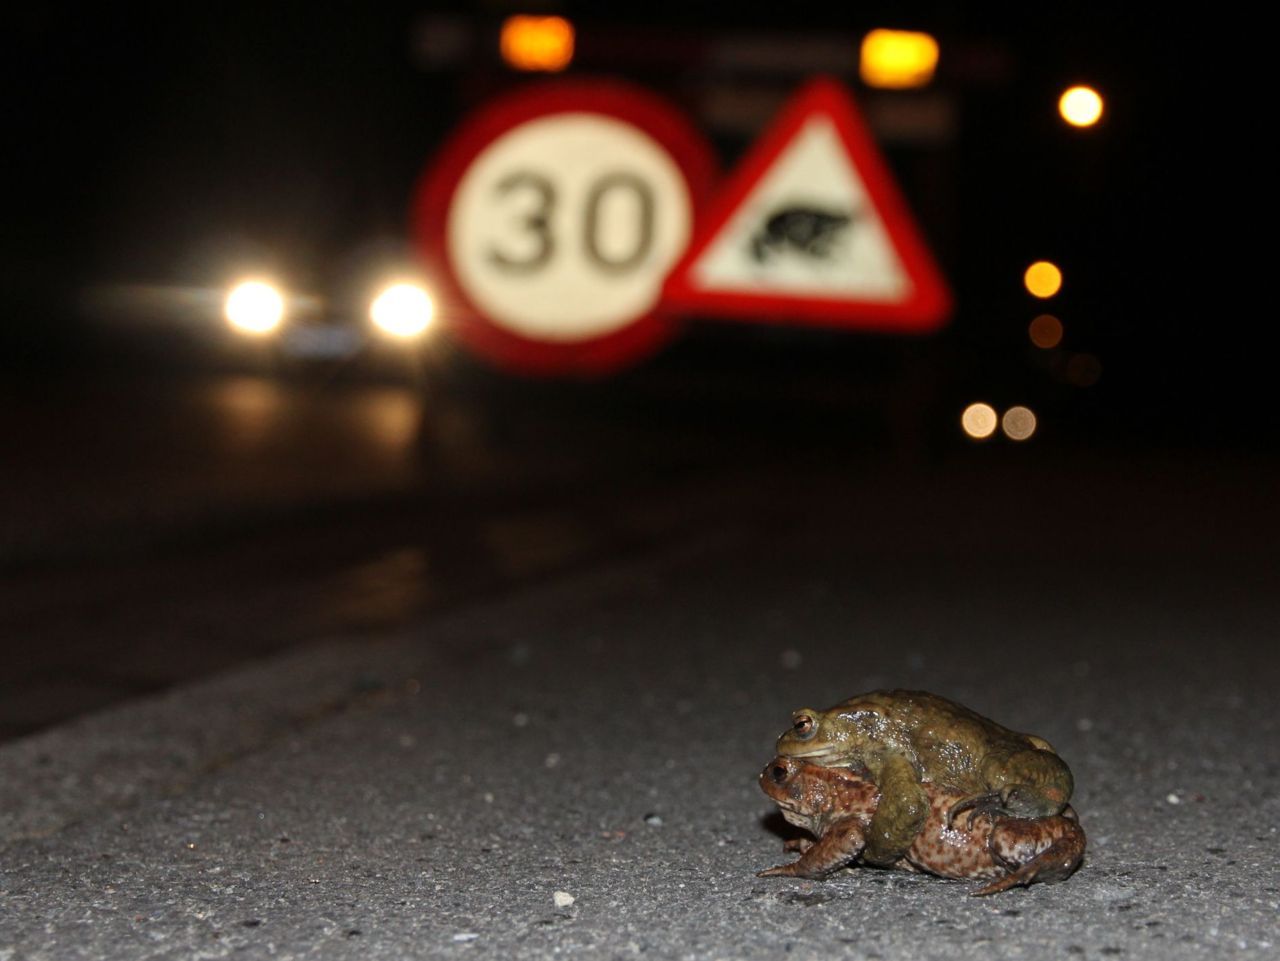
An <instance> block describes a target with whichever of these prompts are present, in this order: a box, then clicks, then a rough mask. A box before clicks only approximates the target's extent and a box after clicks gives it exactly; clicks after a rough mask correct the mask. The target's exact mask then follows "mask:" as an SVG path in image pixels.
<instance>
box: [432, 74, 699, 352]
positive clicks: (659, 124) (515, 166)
mask: <svg viewBox="0 0 1280 961" xmlns="http://www.w3.org/2000/svg"><path fill="white" fill-rule="evenodd" d="M714 174H715V164H714V160H713V159H712V153H711V149H710V147H709V146H708V145H707V144H706V142H705V140H704V139H703V138H702V136H701V135H700V134H699V133H698V132H697V131H696V130H695V129H694V128H693V127H692V126H691V125H690V124H689V123H688V122H687V121H686V120H685V119H684V117H683V116H682V115H681V114H680V113H679V112H678V111H677V110H675V108H673V107H671V106H669V105H667V104H666V103H664V102H663V101H661V100H658V99H657V98H655V97H653V96H652V95H651V94H648V93H646V92H644V91H642V90H639V89H637V88H634V87H631V86H629V85H625V84H621V83H616V82H596V83H591V84H590V85H587V84H583V83H574V82H555V83H551V84H541V85H537V86H534V87H530V88H522V89H521V90H519V91H517V92H516V93H514V94H511V95H508V96H506V97H504V98H502V99H499V100H498V101H496V102H493V103H491V104H489V105H488V106H487V107H485V108H483V109H482V110H481V111H480V112H479V113H477V114H475V115H473V116H472V117H471V118H470V119H469V120H468V121H467V122H466V123H465V124H464V125H463V127H462V129H461V130H459V131H458V132H457V133H456V134H455V135H454V137H453V138H452V139H451V140H450V141H449V143H448V144H447V145H446V146H445V148H444V150H443V152H442V153H441V155H440V157H439V158H438V160H437V161H436V163H435V164H434V166H433V167H432V168H431V170H430V171H429V172H428V174H427V176H426V178H425V180H424V181H423V184H422V187H421V189H420V191H419V194H418V197H417V201H416V209H415V216H416V231H417V235H418V239H419V242H420V243H421V244H422V246H423V248H424V250H425V252H426V254H427V256H428V258H429V260H430V262H431V263H432V264H433V265H435V266H436V268H437V271H438V273H439V274H440V278H439V279H440V280H441V281H443V282H444V283H445V284H446V285H447V288H448V293H449V294H450V295H451V296H450V298H449V299H450V300H451V301H452V302H451V303H449V304H448V313H449V315H450V318H451V322H452V325H453V328H454V329H455V330H456V331H457V334H458V336H459V337H460V338H461V339H462V340H463V341H464V342H466V343H467V344H468V345H469V346H470V347H472V348H473V349H475V350H476V351H478V352H479V353H481V354H483V355H485V356H487V357H489V358H491V359H492V360H495V361H497V362H498V363H501V364H503V365H505V366H509V367H513V368H515V369H517V370H521V371H524V372H527V373H546V374H555V373H575V372H576V373H588V374H589V373H601V372H604V371H608V370H611V369H613V368H616V367H619V366H622V365H624V364H626V363H628V362H631V361H633V360H636V359H638V358H639V357H641V356H643V355H644V354H646V353H648V352H649V351H651V350H653V349H654V348H655V347H656V346H658V344H660V343H661V342H662V340H663V339H665V337H667V336H668V335H669V333H670V331H671V322H670V320H669V318H667V317H666V316H664V312H663V309H662V305H661V303H660V298H661V294H662V286H663V281H664V280H665V279H666V275H667V273H668V272H669V271H670V269H671V267H672V265H673V264H674V263H675V262H676V260H678V259H679V257H680V255H681V254H682V253H683V252H684V249H685V247H686V245H687V244H688V242H689V237H690V235H691V233H692V231H693V226H694V223H693V221H694V214H695V210H696V209H697V207H698V205H699V204H700V202H701V201H702V199H703V197H704V196H705V194H706V192H707V190H708V189H709V187H710V185H711V181H712V178H713V176H714Z"/></svg>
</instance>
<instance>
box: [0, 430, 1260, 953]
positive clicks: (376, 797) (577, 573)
mask: <svg viewBox="0 0 1280 961" xmlns="http://www.w3.org/2000/svg"><path fill="white" fill-rule="evenodd" d="M810 453H811V456H809V457H807V458H801V457H797V456H786V457H777V456H775V457H771V458H760V459H757V460H752V459H749V458H748V459H746V460H745V461H744V460H742V459H739V458H727V457H719V458H718V459H717V462H718V463H719V465H720V470H719V472H715V471H712V470H711V469H710V468H709V467H708V466H707V464H705V463H697V464H694V465H692V466H688V465H686V469H682V470H679V471H677V470H668V471H667V473H666V474H665V475H662V476H661V479H660V480H655V479H649V480H644V481H642V480H637V479H636V478H635V476H634V474H633V472H631V471H612V472H607V473H604V474H597V475H594V477H593V478H592V480H591V482H589V483H586V484H585V485H583V486H580V487H578V488H575V489H570V488H566V487H562V486H557V485H549V486H547V487H545V488H543V489H542V491H541V493H539V494H536V495H535V494H531V493H528V492H526V493H525V494H522V495H520V496H517V495H516V494H514V493H512V492H511V491H510V490H506V491H504V490H502V489H501V487H500V486H494V487H492V488H490V489H489V490H488V491H476V490H474V489H473V490H472V492H471V494H470V500H465V501H464V500H459V499H458V498H459V497H460V496H461V495H460V494H459V493H458V492H457V491H456V490H454V491H452V493H451V492H450V491H449V490H446V489H444V488H441V487H439V486H432V485H428V486H427V487H426V488H424V489H422V490H414V491H411V492H409V493H408V494H405V493H403V492H401V493H398V494H394V496H390V495H389V496H387V497H383V498H379V499H366V500H365V501H363V502H355V501H352V500H350V499H339V501H338V505H339V506H337V507H331V508H325V509H317V510H312V511H308V512H305V513H301V514H297V513H293V514H286V515H284V516H283V517H282V516H280V515H271V516H270V517H268V516H267V515H263V516H262V517H260V518H259V520H258V521H256V522H255V523H254V524H253V525H251V526H250V527H249V528H248V529H235V530H230V531H229V529H228V528H227V527H226V525H221V526H218V525H215V527H214V528H213V530H214V533H212V534H211V533H209V529H208V528H205V529H203V531H204V532H203V533H201V534H200V536H199V537H194V536H191V535H188V536H186V537H185V538H179V539H178V540H172V539H170V540H163V539H162V540H161V541H157V542H153V543H151V544H150V545H149V546H147V547H145V548H143V547H139V546H136V545H135V546H134V547H132V548H130V549H129V550H126V551H124V552H123V553H119V552H115V553H113V552H111V551H109V550H105V549H99V548H95V549H94V550H93V551H90V552H88V553H80V554H76V555H75V556H71V555H69V554H64V555H62V556H60V558H59V559H57V560H56V561H55V560H50V559H48V558H46V559H45V560H44V561H41V562H40V563H35V562H34V561H27V562H26V563H24V564H23V565H21V566H20V567H19V568H18V569H16V570H15V573H14V575H13V577H11V578H9V587H8V588H7V589H8V590H9V591H10V595H9V597H10V599H12V598H14V597H18V598H22V597H25V598H27V599H28V600H27V603H28V605H29V607H28V608H27V613H26V614H24V615H20V616H18V617H16V618H14V617H12V616H10V619H9V620H8V621H7V623H6V634H7V636H8V638H9V640H10V642H12V641H13V631H14V630H15V629H19V628H20V629H22V630H26V631H28V632H34V631H36V630H37V629H39V628H40V627H41V625H43V624H45V623H46V622H48V623H50V624H51V625H53V626H51V627H50V635H49V636H50V637H55V638H58V640H57V643H56V644H54V643H51V644H49V645H47V646H49V647H61V646H64V645H66V644H73V643H76V641H75V639H76V638H77V637H79V638H81V640H80V642H79V643H80V645H81V646H80V651H81V652H82V658H83V659H86V660H90V661H91V660H92V659H93V658H92V655H91V654H90V653H88V652H89V649H90V648H91V647H92V644H90V643H89V642H88V641H87V640H85V639H84V638H85V636H86V635H89V634H90V633H94V632H92V631H91V627H92V626H93V625H100V626H101V629H100V630H98V631H97V632H96V633H95V635H94V638H93V640H94V641H95V642H101V643H105V644H110V645H115V650H116V654H115V655H113V657H115V658H117V659H118V658H119V657H122V656H125V654H126V652H129V651H132V652H133V656H134V657H135V658H136V660H137V662H138V663H139V664H155V663H157V662H159V661H163V660H164V656H165V655H164V654H163V653H162V652H164V651H169V650H178V651H185V653H184V654H183V655H182V657H190V658H191V659H192V660H193V661H194V662H195V663H193V664H191V665H190V666H189V669H187V670H186V671H185V672H183V673H181V674H180V675H179V676H174V675H172V674H170V675H169V676H168V678H167V679H164V680H158V681H157V682H156V683H155V684H154V685H153V686H152V687H150V688H147V689H146V690H145V691H143V690H139V691H135V692H132V693H126V694H125V695H123V696H121V697H118V698H116V699H114V706H110V707H107V708H106V709H104V710H100V711H98V712H96V713H90V714H86V715H84V716H81V717H79V718H78V719H72V720H69V721H66V722H64V723H62V724H59V725H57V726H54V727H52V728H49V729H47V730H44V731H42V732H37V733H34V734H28V735H27V736H23V737H16V738H13V739H11V740H10V741H9V742H8V743H7V744H4V745H0V866H2V867H0V958H12V959H15V961H16V959H18V958H23V959H25V958H33V959H43V958H58V959H62V958H76V957H84V958H117V957H118V958H141V957H146V958H186V957H221V956H229V955H239V956H246V957H268V956H271V957H286V958H287V957H296V958H302V957H325V958H331V957H337V958H341V957H352V958H357V957H358V958H383V957H386V958H402V957H454V956H457V957H504V958H506V957H528V958H550V957H563V956H566V955H578V956H582V957H636V956H654V957H680V958H683V957H693V958H774V957H781V956H788V957H797V958H815V959H816V958H822V959H829V958H830V957H832V956H839V957H852V958H969V957H973V958H984V959H985V958H990V957H992V956H993V955H994V956H997V957H1013V958H1017V957H1045V956H1050V957H1060V956H1067V957H1086V958H1111V957H1131V958H1145V957H1162V958H1163V957H1174V958H1183V957H1185V958H1201V957H1206V956H1211V957H1243V958H1269V957H1275V956H1276V955H1277V952H1278V950H1280V948H1278V942H1277V938H1276V935H1275V925H1274V918H1275V916H1276V910H1277V907H1280V900H1278V899H1280V873H1278V872H1277V868H1276V863H1277V857H1276V854H1277V850H1276V845H1277V842H1278V841H1280V837H1278V836H1277V829H1276V827H1275V825H1277V824H1280V810H1278V807H1280V737H1278V736H1277V735H1278V734H1280V731H1277V726H1278V720H1277V716H1276V711H1275V708H1274V704H1273V697H1272V695H1273V692H1274V690H1275V688H1276V685H1277V682H1280V659H1278V658H1277V656H1276V653H1275V650H1276V642H1277V640H1278V638H1277V633H1276V631H1277V628H1276V625H1277V624H1280V616H1278V615H1280V610H1277V608H1278V607H1280V601H1278V600H1277V598H1280V592H1277V590H1276V588H1277V586H1280V584H1278V583H1277V581H1278V574H1280V567H1278V566H1277V563H1276V553H1275V548H1274V534H1275V531H1276V530H1277V529H1278V528H1277V526H1276V523H1275V522H1276V516H1275V513H1276V506H1275V504H1274V503H1273V501H1274V497H1273V491H1274V490H1275V484H1274V482H1275V480H1276V476H1275V465H1273V464H1270V463H1267V462H1258V461H1251V460H1248V459H1245V458H1242V457H1238V456H1237V457H1232V456H1228V455H1225V454H1222V453H1220V452H1219V453H1214V454H1213V455H1212V456H1211V457H1207V456H1196V457H1191V456H1189V455H1186V454H1153V453H1150V452H1148V453H1146V454H1143V455H1142V456H1134V455H1121V454H1118V453H1117V454H1113V455H1106V454H1102V453H1098V452H1097V451H1094V452H1091V453H1085V452H1081V451H1075V450H1068V449H1063V450H1042V451H1041V452H1040V453H1039V454H1038V455H1037V456H1036V457H1035V458H1030V457H1028V458H1022V459H1020V455H1019V454H1018V453H1017V451H1016V450H1015V449H1013V448H1012V447H1006V448H1004V449H994V448H993V449H991V450H990V451H983V452H979V453H978V454H975V455H973V456H963V457H957V458H952V459H948V460H946V461H944V462H942V463H939V464H935V465H932V466H929V465H926V466H924V467H913V468H911V469H907V468H905V467H902V466H901V465H896V466H895V465H886V464H882V463H879V462H878V460H877V459H876V458H874V457H869V456H865V455H863V454H859V453H857V452H851V451H847V450H846V451H844V452H843V453H841V452H840V451H838V450H835V449H834V447H831V448H827V449H824V450H822V451H819V452H818V454H817V455H814V454H813V452H812V451H811V452H810ZM579 476H588V475H579ZM655 476H656V475H655ZM393 493H394V492H393ZM463 505H465V509H464V506H463ZM447 518H452V531H451V533H449V534H448V535H447V536H443V535H437V534H436V532H435V531H436V528H435V525H436V523H437V522H439V521H441V520H442V519H447ZM504 522H505V523H506V525H507V527H506V529H507V530H508V534H507V535H506V539H505V540H504V539H503V537H502V536H500V535H494V534H493V533H492V532H493V531H495V530H498V529H502V525H503V523H504ZM483 531H489V532H490V533H489V534H488V535H485V534H483V533H480V532H483ZM511 531H515V532H516V533H510V532H511ZM166 536H170V535H166ZM437 536H440V538H441V539H433V538H436V537H437ZM465 543H470V544H472V548H471V560H470V561H469V562H467V565H464V566H468V567H469V568H470V569H471V570H472V571H473V572H478V573H471V574H466V575H465V576H464V575H462V574H458V575H456V576H453V579H452V580H451V579H450V575H448V574H447V573H445V572H447V571H448V570H449V563H448V562H449V558H450V556H451V554H450V552H451V551H452V550H453V549H454V547H455V546H456V545H460V544H465ZM573 543H577V544H578V545H579V547H578V548H577V549H575V550H570V549H569V548H568V547H562V549H561V550H560V552H559V553H557V551H556V550H555V549H554V545H557V544H560V545H569V544H573ZM503 545H505V547H504V546H503ZM121 558H125V560H122V559H121ZM500 558H505V559H506V560H505V561H501V560H498V559H500ZM504 564H505V565H506V566H505V567H504V566H503V565H504ZM503 571H505V573H503ZM359 572H363V573H362V574H361V573H359ZM495 572H496V573H495ZM101 579H105V581H102V582H100V581H101ZM38 587H39V588H40V589H37V588H38ZM58 598H62V602H61V603H64V604H65V603H69V604H70V608H69V610H66V611H64V612H62V616H63V618H64V619H63V620H62V621H61V622H60V623H59V622H58V621H57V619H56V618H54V617H53V616H52V614H54V613H58V610H57V609H58V605H59V602H58ZM148 599H150V600H148ZM349 603H355V604H356V605H357V610H356V612H355V613H354V614H352V613H351V612H350V611H349V610H348V611H347V613H345V614H335V613H334V612H333V609H334V608H336V609H337V610H339V611H341V610H343V609H344V605H346V604H349ZM360 604H364V605H366V606H365V608H364V609H363V610H361V609H360V608H359V605H360ZM308 619H310V620H308ZM307 624H310V625H311V626H310V627H309V628H308V627H306V626H305V625H307ZM262 625H267V627H262ZM300 625H303V626H300ZM317 625H318V626H317ZM201 626H203V630H202V629H201ZM246 629H247V630H248V631H249V633H253V632H254V631H255V630H258V631H261V635H262V637H267V638H270V639H267V640H259V641H255V642H252V643H249V642H246V643H245V644H244V645H243V646H242V647H240V648H239V649H235V645H234V644H231V645H230V646H231V647H232V649H233V650H232V652H231V653H230V654H228V655H226V656H225V657H222V658H221V659H219V658H217V657H213V658H212V659H211V660H202V659H201V658H202V657H204V656H205V655H202V654H200V652H201V651H208V650H212V649H214V648H216V647H217V646H218V644H219V643H228V642H229V639H230V638H232V637H233V636H234V635H235V634H236V633H237V632H239V631H243V630H246ZM131 632H132V633H131ZM130 637H139V638H142V640H139V641H138V646H131V644H130V643H128V641H129V638H130ZM37 641H38V638H37V639H36V640H33V641H30V642H26V641H20V643H27V650H36V649H37V648H39V647H40V645H39V644H38V643H37ZM144 652H149V653H144ZM158 652H160V653H158ZM175 682H180V683H176V685H175ZM883 686H902V687H909V688H921V689H927V690H932V691H936V692H938V693H941V694H944V695H948V696H951V697H954V698H956V699H957V700H960V701H962V702H964V703H966V704H969V705H970V706H972V707H974V708H975V709H977V710H979V711H981V712H983V713H986V714H988V715H990V716H993V717H995V718H996V719H998V720H1000V721H1002V722H1004V723H1006V724H1009V725H1011V726H1014V727H1017V728H1021V729H1025V730H1031V731H1035V732H1036V733H1038V734H1041V735H1042V736H1044V737H1046V738H1048V739H1049V740H1050V741H1051V742H1053V743H1054V744H1055V746H1056V747H1057V749H1058V750H1059V752H1060V753H1061V754H1062V756H1063V757H1065V758H1066V759H1067V760H1068V762H1069V763H1070V764H1071V766H1072V768H1073V771H1074V772H1075V776H1076V782H1077V790H1076V795H1075V799H1074V803H1075V805H1076V808H1077V810H1078V811H1079V812H1080V817H1081V820H1082V823H1083V824H1084V826H1085V829H1086V831H1087V833H1088V836H1089V850H1088V854H1087V857H1086V862H1085V864H1084V866H1083V868H1082V869H1081V870H1080V872H1079V873H1078V874H1077V875H1076V876H1074V877H1073V878H1071V879H1070V880H1068V881H1067V882H1065V883H1063V884H1060V885H1055V886H1047V885H1046V886H1038V887H1033V888H1031V889H1027V890H1025V891H1016V892H1011V893H1009V894H1006V895H1001V896H999V897H996V898H991V899H986V900H981V901H978V900H973V899H969V898H967V897H966V892H967V890H968V885H966V884H964V883H961V882H945V881H939V880H936V879H932V878H927V877H918V876H912V875H906V874H901V875H899V874H890V873H885V872H878V871H873V870H869V869H854V870H851V871H847V872H844V873H842V874H840V875H838V876H836V877H834V878H832V879H831V880H828V881H826V882H801V881H789V880H775V879H770V880H761V879H757V878H756V877H755V876H754V872H755V871H757V870H759V869H761V868H763V867H766V866H769V865H771V864H775V863H778V862H779V861H780V860H781V859H782V858H783V857H784V855H783V854H782V851H781V835H780V831H779V828H778V824H777V819H776V817H772V816H771V812H770V805H769V804H768V802H767V801H766V799H765V798H764V796H763V795H762V794H760V793H759V791H758V789H757V787H756V786H755V784H754V779H755V776H756V774H757V773H758V772H759V770H760V769H761V767H763V765H764V764H765V763H766V762H767V761H768V759H769V757H770V755H771V746H772V742H773V738H774V737H775V736H776V734H777V733H778V732H779V731H780V730H781V729H782V727H783V726H785V725H786V723H787V720H788V717H789V713H790V711H792V710H793V709H795V708H798V707H800V706H804V705H809V706H819V707H821V706H826V705H827V704H830V703H833V702H835V701H837V700H840V699H842V698H844V697H847V696H849V695H851V694H853V693H856V692H858V691H862V690H868V689H872V688H877V687H883ZM104 703H105V702H104ZM558 894H559V896H558V897H557V895H558ZM565 895H568V896H569V897H570V898H572V903H569V900H568V898H566V897H565Z"/></svg>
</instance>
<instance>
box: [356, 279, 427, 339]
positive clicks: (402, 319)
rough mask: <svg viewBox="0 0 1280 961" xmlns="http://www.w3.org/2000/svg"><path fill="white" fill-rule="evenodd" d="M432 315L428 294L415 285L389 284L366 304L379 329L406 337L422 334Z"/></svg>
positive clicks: (395, 335)
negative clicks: (371, 301)
mask: <svg viewBox="0 0 1280 961" xmlns="http://www.w3.org/2000/svg"><path fill="white" fill-rule="evenodd" d="M434 317H435V304H433V303H432V301H431V295H430V294H428V293H427V292H426V290H425V289H423V288H422V287H419V286H418V285H417V284H405V283H400V284H392V285H390V286H389V287H387V288H385V289H384V290H383V291H382V292H381V293H379V294H378V296H377V297H375V298H374V300H373V303H372V304H370V306H369V318H370V319H371V320H372V321H373V322H374V324H375V325H377V327H378V329H379V330H381V331H383V332H384V333H387V334H390V335H391V336H392V337H400V338H403V339H406V340H407V339H409V338H411V337H417V336H419V335H421V334H422V332H423V331H425V330H426V329H427V328H428V327H430V326H431V321H432V319H433V318H434Z"/></svg>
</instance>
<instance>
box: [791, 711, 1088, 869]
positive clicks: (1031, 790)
mask: <svg viewBox="0 0 1280 961" xmlns="http://www.w3.org/2000/svg"><path fill="white" fill-rule="evenodd" d="M777 749H778V754H780V755H782V756H783V757H791V758H803V759H805V760H808V761H811V762H813V763H815V764H820V765H823V766H826V767H851V768H855V769H860V768H865V769H866V770H867V771H869V772H870V777H871V780H872V781H874V782H875V783H876V784H877V785H878V786H879V788H880V792H881V800H880V805H879V807H878V809H877V810H876V814H875V817H874V819H873V820H872V823H871V824H870V826H869V827H868V829H867V832H866V841H867V849H866V853H865V854H864V858H865V859H866V860H867V861H868V862H870V863H872V864H892V863H893V862H895V861H896V860H897V859H898V858H901V857H902V856H903V855H904V854H906V852H907V849H908V847H910V845H911V843H912V841H913V840H914V839H915V838H916V837H917V836H918V835H919V834H920V831H921V828H922V826H923V825H924V822H925V818H926V817H927V816H928V815H929V809H930V804H929V799H928V788H929V786H930V785H933V786H934V788H936V789H937V790H940V791H942V792H944V793H946V794H948V795H954V797H955V801H954V803H953V805H952V807H951V809H950V810H949V811H948V812H947V823H948V824H950V823H951V822H952V821H953V820H954V819H955V816H956V815H957V814H959V813H960V812H961V811H975V812H979V813H983V814H1000V815H1005V816H1008V817H1018V818H1041V817H1050V816H1053V815H1056V814H1060V813H1061V812H1062V810H1063V809H1064V808H1065V806H1066V803H1067V801H1069V800H1070V799H1071V790H1072V787H1073V783H1072V778H1071V771H1070V769H1069V768H1068V767H1067V765H1066V764H1065V763H1064V762H1063V760H1062V759H1061V758H1060V757H1058V755H1057V754H1056V753H1055V752H1054V750H1053V747H1052V746H1051V745H1050V744H1049V743H1048V742H1047V741H1045V740H1043V739H1042V738H1038V737H1036V736H1035V735H1032V734H1019V733H1018V732H1016V731H1011V730H1009V729H1008V728H1005V727H1002V726H1001V725H999V724H997V723H996V722H995V721H992V720H989V719H988V718H985V717H983V716H982V715H980V714H978V713H976V712H974V711H971V710H969V709H968V708H967V707H964V706H962V705H960V704H956V703H955V702H953V701H949V700H947V699H946V698H944V697H939V696H938V695H936V694H929V693H928V692H925V691H871V692H870V693H868V694H861V695H859V696H857V697H854V698H850V699H849V700H847V701H845V702H843V703H841V704H837V705H836V706H835V707H832V708H828V709H827V710H825V711H815V710H813V709H812V708H803V709H801V710H799V711H796V712H795V713H794V714H793V715H792V726H791V728H790V729H789V730H787V731H784V732H783V733H782V735H781V736H780V737H779V738H778V748H777Z"/></svg>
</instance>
